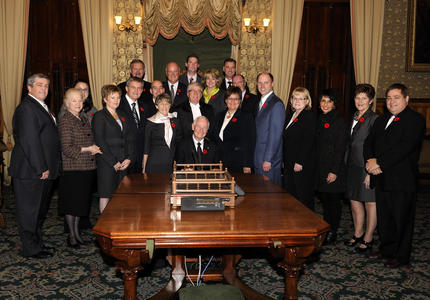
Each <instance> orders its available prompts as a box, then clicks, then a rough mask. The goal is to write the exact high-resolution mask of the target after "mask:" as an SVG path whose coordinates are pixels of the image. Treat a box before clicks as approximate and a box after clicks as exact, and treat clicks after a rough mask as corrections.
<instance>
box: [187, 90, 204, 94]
mask: <svg viewBox="0 0 430 300" xmlns="http://www.w3.org/2000/svg"><path fill="white" fill-rule="evenodd" d="M189 92H190V93H197V94H201V93H202V91H201V90H189Z"/></svg>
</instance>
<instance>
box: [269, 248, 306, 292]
mask: <svg viewBox="0 0 430 300" xmlns="http://www.w3.org/2000/svg"><path fill="white" fill-rule="evenodd" d="M273 250H274V251H275V252H277V253H279V252H280V254H281V256H282V257H283V259H282V261H281V262H279V263H278V267H280V268H282V269H283V270H284V272H285V293H284V299H298V298H297V282H298V280H299V273H300V270H301V269H302V268H304V263H305V261H306V258H307V257H308V256H309V255H310V254H311V253H312V252H313V251H314V250H315V246H313V245H312V246H304V247H300V246H299V247H286V248H277V249H273ZM272 254H273V253H272ZM275 256H277V255H275Z"/></svg>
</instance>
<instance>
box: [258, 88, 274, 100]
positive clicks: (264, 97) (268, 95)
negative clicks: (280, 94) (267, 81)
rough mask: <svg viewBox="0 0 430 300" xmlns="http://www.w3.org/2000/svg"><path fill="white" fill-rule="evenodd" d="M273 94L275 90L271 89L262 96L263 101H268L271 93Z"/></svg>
mask: <svg viewBox="0 0 430 300" xmlns="http://www.w3.org/2000/svg"><path fill="white" fill-rule="evenodd" d="M272 94H273V91H270V92H269V93H267V94H266V95H264V96H263V97H261V100H260V101H261V103H265V102H266V101H267V98H269V97H270V95H272Z"/></svg>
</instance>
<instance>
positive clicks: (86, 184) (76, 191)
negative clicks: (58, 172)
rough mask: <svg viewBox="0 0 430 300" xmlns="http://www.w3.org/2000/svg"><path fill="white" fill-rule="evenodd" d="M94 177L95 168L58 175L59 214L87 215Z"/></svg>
mask: <svg viewBox="0 0 430 300" xmlns="http://www.w3.org/2000/svg"><path fill="white" fill-rule="evenodd" d="M95 178H96V170H92V171H64V172H63V174H62V176H61V177H60V184H59V196H60V197H59V204H58V205H59V206H58V210H59V213H60V214H61V215H63V214H67V215H72V216H78V217H82V216H88V212H89V209H90V204H91V195H92V192H93V190H94V185H95Z"/></svg>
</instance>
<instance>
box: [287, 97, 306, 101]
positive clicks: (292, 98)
mask: <svg viewBox="0 0 430 300" xmlns="http://www.w3.org/2000/svg"><path fill="white" fill-rule="evenodd" d="M294 100H295V101H305V100H308V98H296V97H291V101H294Z"/></svg>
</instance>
